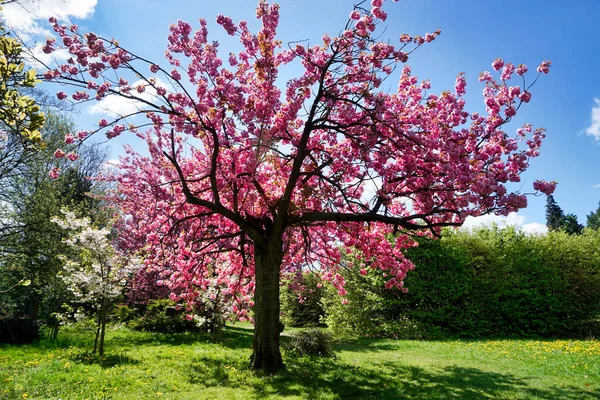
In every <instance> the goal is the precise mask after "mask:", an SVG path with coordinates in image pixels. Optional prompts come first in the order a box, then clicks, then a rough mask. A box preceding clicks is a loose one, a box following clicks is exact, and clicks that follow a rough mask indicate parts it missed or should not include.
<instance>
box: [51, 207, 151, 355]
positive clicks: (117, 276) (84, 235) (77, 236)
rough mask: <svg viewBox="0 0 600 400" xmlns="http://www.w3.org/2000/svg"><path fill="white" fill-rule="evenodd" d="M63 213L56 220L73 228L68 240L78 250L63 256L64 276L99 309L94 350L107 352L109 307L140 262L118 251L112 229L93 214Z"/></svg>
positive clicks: (81, 300)
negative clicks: (98, 225)
mask: <svg viewBox="0 0 600 400" xmlns="http://www.w3.org/2000/svg"><path fill="white" fill-rule="evenodd" d="M62 214H63V216H62V217H53V218H52V222H54V223H56V224H57V225H58V226H60V227H61V228H63V229H65V230H67V231H69V232H70V234H69V236H68V238H67V239H65V243H66V244H67V245H68V246H69V247H71V248H72V249H73V250H74V253H73V254H74V256H73V257H66V256H63V257H62V259H63V261H64V266H63V271H62V273H61V278H62V279H63V280H64V282H65V283H66V284H67V286H68V288H69V290H70V291H71V292H72V293H73V294H74V295H75V297H76V298H77V301H78V302H79V303H82V304H87V305H90V306H91V307H93V308H94V310H96V312H97V320H98V328H97V330H96V339H95V340H94V352H96V351H98V353H99V354H100V355H103V354H104V334H105V328H106V319H107V315H108V311H109V309H110V307H111V306H112V304H113V302H114V300H115V299H116V298H117V297H119V296H120V295H121V293H122V291H123V288H124V287H125V283H126V280H127V278H128V277H129V276H131V274H132V273H133V272H135V270H137V269H138V268H139V264H140V263H139V260H137V259H131V258H127V257H124V256H123V255H121V254H119V253H118V252H117V251H116V249H115V248H114V246H113V245H112V242H111V239H110V238H109V236H110V230H109V229H106V228H105V229H97V228H94V227H93V226H92V224H91V222H90V219H89V218H77V216H76V215H75V214H74V213H73V212H70V211H65V210H63V211H62Z"/></svg>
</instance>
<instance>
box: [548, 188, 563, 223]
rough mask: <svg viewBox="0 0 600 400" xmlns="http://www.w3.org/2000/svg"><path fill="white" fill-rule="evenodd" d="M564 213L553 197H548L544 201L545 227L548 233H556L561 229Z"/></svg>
mask: <svg viewBox="0 0 600 400" xmlns="http://www.w3.org/2000/svg"><path fill="white" fill-rule="evenodd" d="M564 221H565V213H564V212H563V210H562V208H560V206H559V205H558V203H557V202H556V200H554V196H552V195H549V196H548V197H547V199H546V226H547V227H548V230H550V231H557V230H559V229H561V228H563V225H564Z"/></svg>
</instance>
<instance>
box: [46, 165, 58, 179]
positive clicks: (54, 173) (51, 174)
mask: <svg viewBox="0 0 600 400" xmlns="http://www.w3.org/2000/svg"><path fill="white" fill-rule="evenodd" d="M48 176H49V177H50V179H58V177H59V176H60V169H58V167H54V168H52V169H51V170H50V172H49V173H48Z"/></svg>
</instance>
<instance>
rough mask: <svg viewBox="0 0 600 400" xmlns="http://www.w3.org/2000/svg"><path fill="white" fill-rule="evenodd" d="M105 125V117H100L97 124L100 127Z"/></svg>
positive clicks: (106, 123) (106, 122)
mask: <svg viewBox="0 0 600 400" xmlns="http://www.w3.org/2000/svg"><path fill="white" fill-rule="evenodd" d="M107 125H108V121H107V120H106V119H105V118H102V119H101V120H100V121H98V126H99V127H100V128H104V127H105V126H107Z"/></svg>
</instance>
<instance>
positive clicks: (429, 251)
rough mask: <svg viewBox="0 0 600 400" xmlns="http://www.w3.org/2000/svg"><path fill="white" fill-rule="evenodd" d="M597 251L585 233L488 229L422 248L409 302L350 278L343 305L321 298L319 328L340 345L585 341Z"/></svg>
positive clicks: (597, 273) (595, 300) (595, 306)
mask: <svg viewBox="0 0 600 400" xmlns="http://www.w3.org/2000/svg"><path fill="white" fill-rule="evenodd" d="M599 249H600V233H598V232H597V231H592V230H586V231H584V232H583V234H582V235H578V236H577V235H574V236H570V235H568V234H567V233H566V232H564V231H556V232H550V233H549V234H548V235H546V236H527V235H525V234H523V233H521V232H518V231H515V230H514V229H513V228H505V229H498V228H491V229H480V230H476V231H475V232H473V233H467V232H458V233H454V234H449V235H448V236H447V237H445V238H443V239H441V240H439V241H422V242H421V244H420V246H419V247H417V248H414V249H411V250H410V251H409V252H408V253H407V256H408V257H409V258H410V259H411V260H413V261H414V263H415V264H416V268H415V270H414V271H411V272H410V273H409V274H408V276H407V278H406V280H405V283H406V287H407V288H408V289H409V292H408V293H406V294H403V293H400V292H398V291H386V290H385V289H383V288H382V282H383V278H382V277H379V276H375V277H371V276H367V277H363V276H360V275H359V276H357V275H353V274H352V273H351V272H348V273H347V276H346V279H347V281H348V284H347V291H348V295H347V299H348V304H346V305H342V304H340V300H339V298H336V297H335V296H332V295H329V296H328V300H327V302H326V304H327V307H326V313H327V318H326V320H327V324H328V325H329V327H330V328H331V329H333V331H334V332H336V333H341V334H347V335H352V334H354V335H356V334H362V335H368V336H389V337H415V338H419V337H424V338H436V337H440V336H461V337H489V336H554V335H572V334H589V333H590V332H596V329H597V328H595V327H594V323H593V321H594V319H595V318H596V317H597V315H598V313H599V312H600V251H599ZM351 270H353V269H351ZM594 334H597V333H594Z"/></svg>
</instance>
